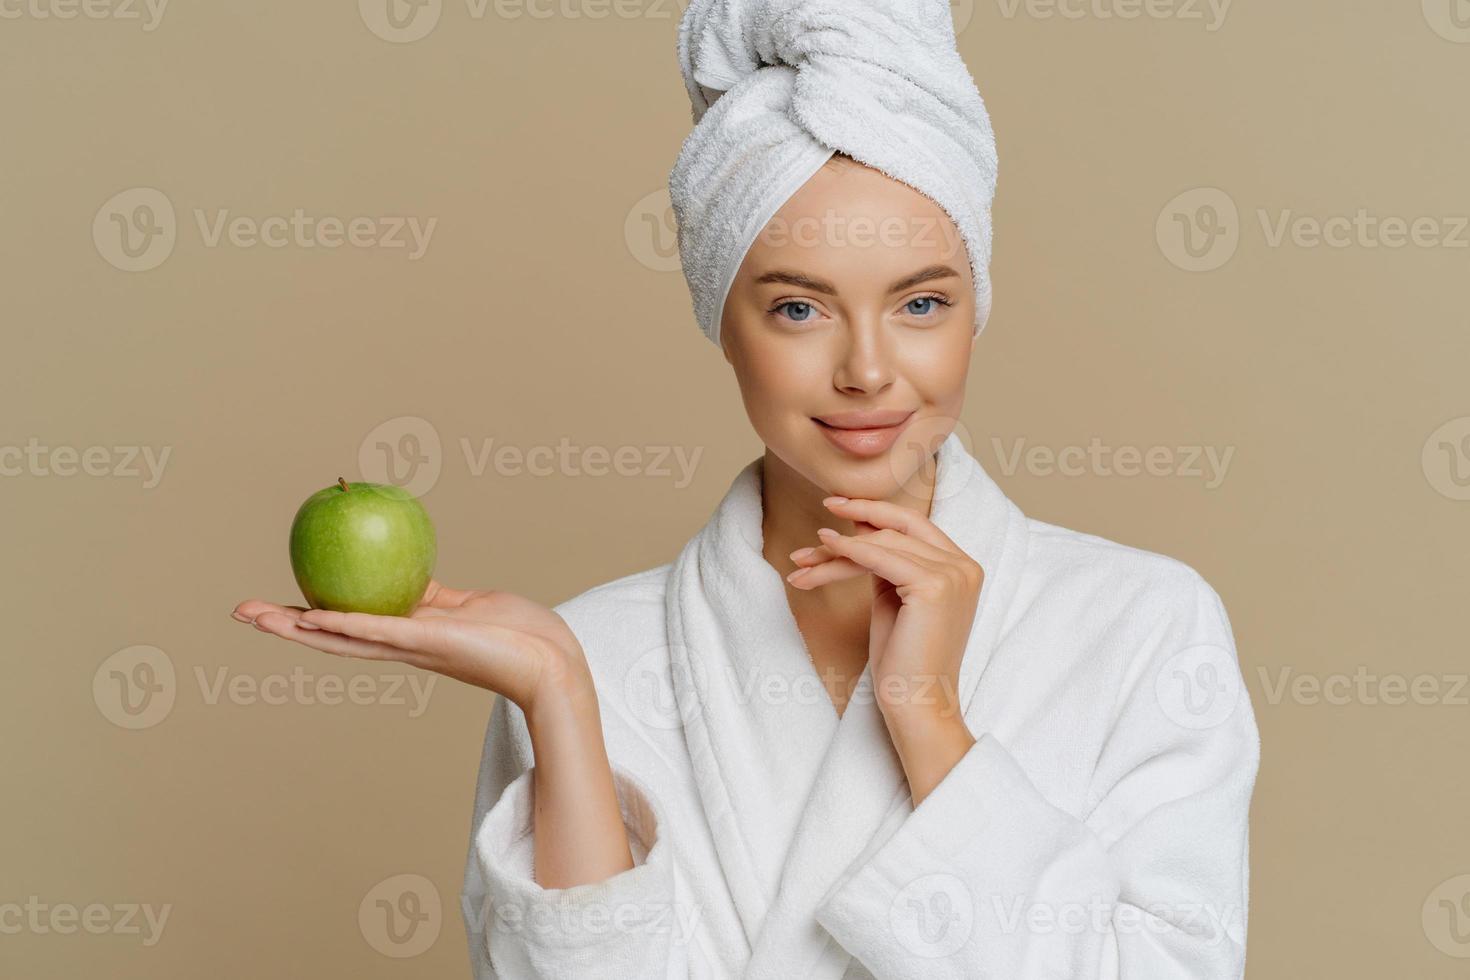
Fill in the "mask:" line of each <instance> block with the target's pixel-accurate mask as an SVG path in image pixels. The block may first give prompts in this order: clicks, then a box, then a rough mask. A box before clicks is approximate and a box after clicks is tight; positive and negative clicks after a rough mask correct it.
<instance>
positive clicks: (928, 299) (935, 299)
mask: <svg viewBox="0 0 1470 980" xmlns="http://www.w3.org/2000/svg"><path fill="white" fill-rule="evenodd" d="M915 303H938V304H939V305H940V306H949V305H951V304H949V303H947V302H945V300H944V297H942V296H917V297H915V298H914V299H911V300H909V301H908V302H907V303H906V304H904V305H905V307H907V308H909V312H910V313H912V314H914V316H928V315H929V314H930V313H933V312H937V311H936V310H934V309H933V308H932V307H930V308H928V309H923V310H915V309H912V307H913V305H914V304H915Z"/></svg>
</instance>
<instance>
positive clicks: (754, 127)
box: [669, 0, 996, 345]
mask: <svg viewBox="0 0 1470 980" xmlns="http://www.w3.org/2000/svg"><path fill="white" fill-rule="evenodd" d="M678 51H679V64H680V68H681V70H682V71H683V74H684V84H685V87H686V89H687V90H688V93H689V101H690V105H691V108H692V110H693V117H694V122H695V126H694V130H693V131H692V132H691V133H690V134H689V136H688V137H687V138H686V139H685V140H684V144H683V146H682V147H681V148H680V151H679V158H678V160H677V161H676V162H675V164H674V168H673V171H672V172H671V173H670V175H669V197H670V199H671V201H672V204H673V208H674V217H675V221H676V223H677V228H678V238H679V256H680V259H681V261H682V262H683V268H684V277H685V279H686V280H687V281H688V283H689V289H690V293H691V294H692V297H693V300H694V313H695V317H696V319H697V320H698V321H699V326H700V329H701V330H703V331H704V333H705V335H706V336H707V337H709V339H710V340H712V341H714V343H715V344H717V345H718V344H719V343H720V318H721V316H722V314H723V311H724V305H725V296H726V294H727V293H728V292H729V289H730V284H731V283H732V282H733V281H734V278H735V274H736V272H738V271H739V268H740V263H741V262H742V261H743V260H744V258H745V253H746V252H747V250H748V249H749V248H750V245H751V243H752V242H754V241H755V238H756V236H757V235H758V234H760V232H761V230H762V229H763V228H764V227H765V226H766V223H767V222H769V221H770V219H771V218H772V217H773V216H774V215H775V213H776V212H777V211H778V210H779V209H780V207H781V205H782V204H784V203H785V202H786V201H787V199H789V198H790V197H791V195H792V194H793V193H795V192H796V190H797V189H799V188H800V187H801V186H802V184H804V183H806V181H807V180H808V179H809V178H810V177H811V176H812V175H813V174H815V173H816V172H817V170H818V169H819V168H820V167H821V166H822V164H823V163H825V162H826V161H827V159H828V158H830V157H831V156H832V155H833V154H834V153H837V152H841V153H844V154H846V155H847V156H850V157H852V158H853V159H855V160H857V161H858V162H860V163H863V164H866V165H867V166H869V167H872V168H873V169H875V170H879V171H881V172H883V173H885V174H887V175H888V176H890V177H892V178H894V179H895V180H898V181H901V182H903V183H905V184H908V185H909V186H910V187H913V188H914V189H915V190H917V191H919V192H920V193H922V194H924V195H925V196H927V197H929V198H930V199H931V200H933V201H934V202H935V203H936V204H938V205H939V206H940V207H941V208H943V209H944V211H945V212H946V213H947V214H948V215H949V217H950V220H952V221H953V222H954V224H955V227H956V228H958V229H959V233H960V236H961V238H962V239H963V240H964V244H965V248H966V250H967V252H968V259H969V264H970V271H971V273H972V275H973V276H974V280H975V332H976V333H979V332H980V330H982V329H983V328H984V326H985V322H986V320H987V319H988V318H989V316H990V304H991V287H990V273H989V265H990V239H991V224H990V205H991V201H992V200H993V199H994V197H995V180H996V154H995V135H994V133H993V132H992V130H991V127H990V116H989V113H988V112H987V111H986V109H985V103H984V101H983V100H982V99H981V98H980V93H979V91H978V90H977V89H976V87H975V82H974V79H972V78H971V77H970V72H969V69H968V68H966V67H965V63H964V61H963V59H961V57H960V55H959V51H958V50H957V49H956V47H955V35H954V22H953V20H952V19H951V16H950V9H949V2H948V0H690V3H689V6H688V8H687V9H686V10H685V11H684V15H683V17H682V19H681V20H680V22H679V35H678Z"/></svg>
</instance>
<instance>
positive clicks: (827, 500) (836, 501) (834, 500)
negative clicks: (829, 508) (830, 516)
mask: <svg viewBox="0 0 1470 980" xmlns="http://www.w3.org/2000/svg"><path fill="white" fill-rule="evenodd" d="M822 503H824V504H845V503H847V498H846V497H839V496H836V495H835V494H834V495H833V496H831V497H827V498H825V499H823V501H822Z"/></svg>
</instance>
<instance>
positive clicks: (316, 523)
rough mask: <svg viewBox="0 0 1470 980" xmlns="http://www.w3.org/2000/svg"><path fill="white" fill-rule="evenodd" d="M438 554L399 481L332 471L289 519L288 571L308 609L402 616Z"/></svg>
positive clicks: (429, 526)
mask: <svg viewBox="0 0 1470 980" xmlns="http://www.w3.org/2000/svg"><path fill="white" fill-rule="evenodd" d="M437 555H438V546H437V544H436V542H435V539H434V524H433V522H432V521H430V520H429V515H428V512H427V511H425V510H424V507H423V504H420V503H419V502H418V500H417V499H415V498H414V497H413V495H412V494H410V493H408V492H407V491H406V490H404V489H403V488H402V487H395V486H389V485H387V484H382V483H354V484H352V485H351V486H349V485H348V483H347V481H346V480H344V479H342V478H341V477H338V478H337V482H336V483H335V484H333V485H332V486H330V487H327V488H326V489H325V490H318V491H317V492H316V493H314V494H312V495H311V496H310V497H308V498H307V499H306V502H305V503H303V504H302V505H301V508H300V509H299V510H297V511H296V517H295V519H294V520H292V521H291V571H292V572H294V573H295V575H296V584H297V585H299V586H301V594H302V595H304V596H305V597H306V601H307V603H308V604H309V605H310V606H311V608H313V609H334V610H337V611H338V612H364V613H376V614H378V615H380V616H405V615H407V614H408V613H410V612H412V611H413V609H414V607H415V606H417V605H418V601H419V600H420V599H422V598H423V596H424V590H425V589H426V588H428V586H429V578H430V577H431V576H432V575H433V574H434V560H435V558H436V557H437Z"/></svg>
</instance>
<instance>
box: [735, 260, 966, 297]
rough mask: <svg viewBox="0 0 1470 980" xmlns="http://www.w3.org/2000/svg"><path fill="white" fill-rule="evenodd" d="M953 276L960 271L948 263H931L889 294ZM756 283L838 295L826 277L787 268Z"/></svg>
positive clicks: (904, 280)
mask: <svg viewBox="0 0 1470 980" xmlns="http://www.w3.org/2000/svg"><path fill="white" fill-rule="evenodd" d="M951 276H953V277H955V278H959V273H958V272H956V271H955V270H954V269H953V268H951V267H950V266H947V265H931V266H929V267H928V268H926V269H920V270H919V271H918V272H915V273H914V274H913V275H908V276H904V277H903V278H902V279H900V280H898V281H897V282H895V283H894V284H893V285H892V286H889V287H888V292H889V294H892V293H896V292H899V291H901V290H904V289H911V288H913V287H914V286H917V285H919V284H920V283H923V282H929V281H930V280H931V279H948V278H950V277H951ZM755 282H756V285H761V284H762V283H768V282H784V283H786V284H787V285H790V286H799V287H801V288H802V289H810V290H811V291H812V292H816V293H826V294H827V295H828V296H836V295H837V287H836V286H833V285H832V284H831V283H830V282H827V281H826V280H824V279H815V278H813V277H811V276H809V275H806V274H805V273H802V272H789V271H787V270H785V269H773V270H771V271H770V272H767V273H765V274H763V275H760V276H757V277H756V280H755Z"/></svg>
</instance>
